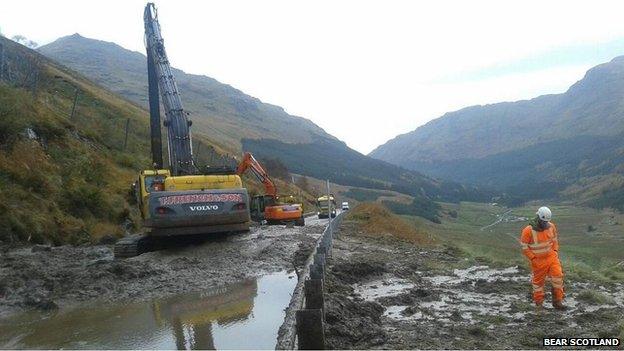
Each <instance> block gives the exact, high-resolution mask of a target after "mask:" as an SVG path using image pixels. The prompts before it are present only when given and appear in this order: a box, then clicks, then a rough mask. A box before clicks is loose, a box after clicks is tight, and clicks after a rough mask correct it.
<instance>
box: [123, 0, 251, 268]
mask: <svg viewBox="0 0 624 351" xmlns="http://www.w3.org/2000/svg"><path fill="white" fill-rule="evenodd" d="M143 19H144V23H145V46H146V49H147V50H146V51H147V73H148V90H149V110H150V133H151V151H152V162H153V169H147V170H143V171H141V172H140V174H139V176H138V179H137V180H136V181H135V183H134V185H133V191H134V194H135V197H136V201H137V203H138V205H139V209H140V211H141V216H142V218H143V226H144V227H145V228H146V229H147V232H146V233H144V234H137V235H132V236H128V237H125V238H123V239H121V240H119V241H118V242H117V243H116V244H115V247H114V253H115V257H131V256H136V255H139V254H141V253H142V252H144V251H147V250H149V248H150V246H151V245H152V244H153V241H154V240H153V239H154V238H155V237H162V236H172V235H191V234H210V233H220V232H238V231H248V230H249V225H250V216H249V196H248V194H247V189H245V188H243V185H242V182H241V178H240V177H239V176H238V175H237V174H236V170H235V169H234V168H228V167H209V166H206V167H201V168H200V167H199V166H198V165H197V164H196V163H195V159H194V157H193V148H192V139H191V131H190V127H191V124H192V123H191V121H190V120H189V119H188V118H187V115H188V113H187V112H186V111H185V110H184V108H183V107H182V101H181V99H180V93H179V91H178V87H177V85H176V82H175V79H174V76H173V71H172V69H171V66H170V64H169V60H168V58H167V53H166V52H165V46H164V40H163V38H162V35H161V32H160V24H159V23H158V15H157V12H156V7H155V6H154V4H153V3H148V4H147V6H146V7H145V12H144V16H143ZM160 98H162V106H163V109H164V112H165V119H164V122H163V124H164V126H165V127H166V129H167V149H168V151H169V167H167V168H165V167H164V165H163V156H162V137H161V132H160V121H161V118H160Z"/></svg>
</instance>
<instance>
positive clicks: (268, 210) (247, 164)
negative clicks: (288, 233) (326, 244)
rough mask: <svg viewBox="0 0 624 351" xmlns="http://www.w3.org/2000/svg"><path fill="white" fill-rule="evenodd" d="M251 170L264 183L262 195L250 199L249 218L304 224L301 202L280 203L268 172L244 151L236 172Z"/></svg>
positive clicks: (240, 173)
mask: <svg viewBox="0 0 624 351" xmlns="http://www.w3.org/2000/svg"><path fill="white" fill-rule="evenodd" d="M247 170H251V173H253V175H254V176H256V178H258V180H259V181H260V182H261V183H262V184H263V185H264V191H265V194H264V195H256V196H254V197H253V198H252V199H251V204H250V206H249V211H250V214H251V219H253V220H254V221H258V222H261V221H263V220H266V222H267V223H268V224H288V223H293V224H294V225H297V226H304V225H305V220H304V218H303V206H302V205H301V204H288V203H281V202H280V201H279V197H278V196H277V188H276V187H275V183H273V181H272V180H271V178H270V177H269V175H268V173H267V172H266V171H265V170H264V168H263V167H262V166H261V165H260V162H258V161H257V160H256V159H255V158H254V157H253V155H252V154H250V153H249V152H245V154H244V155H243V160H242V161H241V162H240V163H239V164H238V167H237V169H236V174H238V175H239V176H240V175H242V174H243V173H245V172H246V171H247Z"/></svg>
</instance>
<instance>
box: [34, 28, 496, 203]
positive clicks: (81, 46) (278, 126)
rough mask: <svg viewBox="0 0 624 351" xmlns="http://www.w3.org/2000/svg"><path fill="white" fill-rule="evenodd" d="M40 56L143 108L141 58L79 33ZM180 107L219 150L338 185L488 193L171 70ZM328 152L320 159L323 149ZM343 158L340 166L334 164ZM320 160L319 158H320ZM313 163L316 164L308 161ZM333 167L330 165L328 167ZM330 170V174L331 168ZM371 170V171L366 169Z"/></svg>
mask: <svg viewBox="0 0 624 351" xmlns="http://www.w3.org/2000/svg"><path fill="white" fill-rule="evenodd" d="M39 51H40V52H41V53H43V54H45V55H47V56H49V57H51V58H53V59H55V60H58V61H59V62H61V63H62V64H64V65H66V66H68V67H71V68H72V69H75V70H77V71H79V72H81V73H83V74H84V75H86V76H87V77H89V78H91V79H93V80H94V81H96V82H98V83H100V84H102V85H104V86H105V87H107V88H109V89H111V90H112V91H115V92H117V93H119V94H121V95H122V96H125V97H126V98H128V99H131V100H132V101H134V102H136V103H138V104H140V105H141V106H144V107H146V106H147V85H146V84H147V74H146V67H145V65H146V63H145V61H146V58H145V56H144V55H142V54H140V53H137V52H132V51H129V50H126V49H123V48H122V47H120V46H118V45H116V44H113V43H107V42H103V41H99V40H93V39H87V38H84V37H81V36H79V35H77V34H75V35H72V36H68V37H63V38H60V39H58V40H57V41H55V42H53V43H51V44H48V45H46V46H43V47H41V48H39ZM175 75H176V81H177V82H178V86H179V88H180V91H181V94H182V99H183V103H184V105H185V106H186V107H187V108H188V110H189V111H190V112H191V113H192V114H191V118H192V119H193V122H194V123H193V131H194V133H195V134H194V135H203V136H205V137H206V138H207V139H208V140H210V141H211V142H212V143H213V144H216V146H217V147H218V148H220V149H222V150H225V151H227V152H230V153H233V154H240V152H241V151H242V150H243V149H244V150H245V151H251V152H253V153H255V154H256V156H258V157H260V158H265V159H275V158H277V159H280V160H282V161H283V162H284V163H285V164H286V165H287V166H288V168H289V169H290V170H292V171H294V172H297V173H301V174H305V175H310V176H313V177H322V178H325V177H331V178H332V180H333V181H335V182H337V183H341V184H343V185H361V186H369V187H373V188H380V189H397V190H398V191H402V192H404V193H408V194H419V195H420V196H422V198H423V201H431V199H442V200H447V201H457V200H467V199H470V200H483V199H486V198H489V194H485V193H482V192H480V191H479V190H478V189H476V188H474V187H464V186H461V185H458V184H455V183H451V182H438V181H436V180H434V179H431V178H428V177H424V176H423V175H421V174H419V173H417V172H414V171H408V170H405V169H402V168H399V167H396V166H394V165H391V164H388V163H386V162H382V161H379V160H375V159H372V158H370V157H367V156H364V155H362V154H360V153H358V152H356V151H354V150H352V149H350V148H349V147H347V145H346V144H344V143H343V142H341V141H339V140H337V139H336V138H335V137H333V136H331V135H329V134H327V133H325V132H324V131H323V130H322V129H321V128H319V127H318V126H316V125H315V124H314V123H312V122H311V121H309V120H307V119H304V118H301V117H295V116H291V115H288V114H287V113H285V112H284V110H283V109H282V108H280V107H277V106H273V105H268V104H264V103H262V102H260V101H259V100H258V99H256V98H253V97H250V96H248V95H245V94H243V93H242V92H240V91H238V90H236V89H234V88H232V87H230V86H228V85H225V84H221V83H219V82H217V81H216V80H214V79H212V78H209V77H205V76H196V75H189V74H186V73H184V72H182V71H180V70H175ZM328 145H329V147H330V149H331V151H332V152H331V153H329V154H325V153H324V151H323V148H324V147H326V146H328ZM335 155H340V156H341V159H340V161H339V162H338V161H336V160H334V159H332V157H334V156H335ZM321 156H322V158H324V159H323V160H319V157H321ZM312 160H314V161H312ZM327 164H330V165H331V167H329V168H328V167H327ZM328 169H331V171H328ZM373 169H374V170H376V171H375V172H371V170H373Z"/></svg>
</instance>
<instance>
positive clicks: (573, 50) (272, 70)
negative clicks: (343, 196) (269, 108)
mask: <svg viewBox="0 0 624 351" xmlns="http://www.w3.org/2000/svg"><path fill="white" fill-rule="evenodd" d="M156 5H157V7H158V10H159V18H160V22H161V26H162V29H163V35H164V37H165V44H166V46H167V51H168V54H169V56H170V60H171V62H172V64H173V65H174V66H175V67H178V68H181V69H183V70H184V71H186V72H189V73H195V74H204V75H208V76H210V77H213V78H216V79H218V80H219V81H221V82H224V83H227V84H230V85H232V86H234V87H235V88H238V89H241V90H242V91H244V92H245V93H247V94H250V95H252V96H255V97H258V98H260V99H261V100H263V101H265V102H269V103H272V104H276V105H280V106H282V107H284V108H285V109H286V111H288V112H289V113H291V114H295V115H299V116H303V117H306V118H309V119H311V120H312V121H314V122H315V123H317V124H318V125H319V126H321V127H322V128H324V129H325V130H326V131H327V132H329V133H331V134H333V135H335V136H337V137H338V138H340V139H342V140H344V141H346V142H347V144H349V146H351V147H353V148H355V149H357V150H358V151H360V152H363V153H368V152H370V151H371V150H372V149H374V148H375V147H376V146H378V145H379V144H382V143H384V142H385V141H387V140H388V139H391V138H393V137H394V136H396V135H397V134H401V133H406V132H409V131H411V130H413V129H415V128H416V127H418V126H420V125H422V124H424V123H426V122H427V121H430V120H431V119H434V118H437V117H439V116H441V115H442V114H443V113H445V112H448V111H453V110H457V109H460V108H462V107H465V106H469V105H475V104H487V103H494V102H500V101H510V100H520V99H528V98H532V97H535V96H537V95H540V94H546V93H559V92H563V91H565V90H566V89H567V87H568V86H570V85H571V84H572V83H574V82H575V81H577V80H579V79H581V78H582V77H583V74H584V72H585V71H586V70H587V69H588V68H590V67H592V66H594V65H596V64H598V63H601V62H605V61H609V60H610V59H611V58H613V57H614V56H618V55H623V54H624V21H623V18H624V17H623V14H624V2H621V1H584V2H576V1H527V0H522V1H388V0H379V1H361V0H359V1H337V0H333V1H318V0H315V1H305V2H304V1H293V0H283V1H281V0H280V1H258V0H249V1H238V0H221V1H179V0H178V1H170V0H167V1H163V0H161V1H157V2H156ZM144 6H145V1H143V0H130V1H121V0H120V1H110V0H109V1H99V2H92V1H68V0H56V1H28V0H20V1H3V2H2V4H1V5H0V31H1V32H2V33H3V34H4V35H5V36H8V37H11V36H13V35H16V34H21V35H24V36H26V37H28V38H29V39H32V40H34V41H36V42H38V43H39V44H45V43H48V42H51V41H53V40H54V39H56V38H58V37H60V36H65V35H69V34H73V33H76V32H78V33H80V34H81V35H83V36H86V37H90V38H97V39H101V40H106V41H113V42H115V43H118V44H120V45H121V46H123V47H125V48H128V49H132V50H136V51H140V52H144V47H143V22H142V21H143V19H142V15H143V7H144ZM182 97H184V92H182Z"/></svg>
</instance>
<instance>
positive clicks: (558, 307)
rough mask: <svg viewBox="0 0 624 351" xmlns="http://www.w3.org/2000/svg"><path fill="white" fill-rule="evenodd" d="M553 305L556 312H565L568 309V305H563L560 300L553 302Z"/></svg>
mask: <svg viewBox="0 0 624 351" xmlns="http://www.w3.org/2000/svg"><path fill="white" fill-rule="evenodd" d="M552 305H553V307H554V308H555V309H556V310H559V311H563V310H566V309H567V308H568V307H567V306H566V305H564V304H563V302H561V301H559V300H553V302H552Z"/></svg>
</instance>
